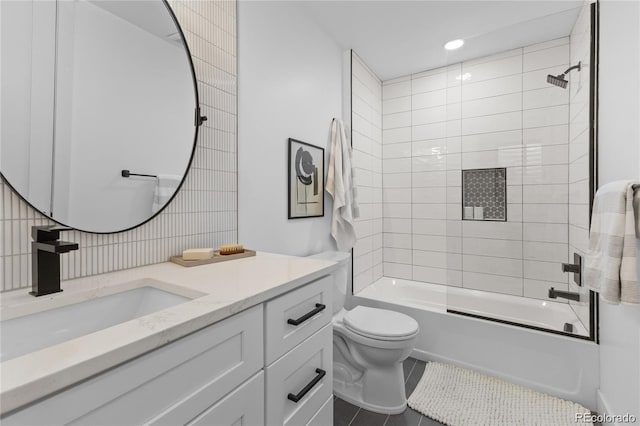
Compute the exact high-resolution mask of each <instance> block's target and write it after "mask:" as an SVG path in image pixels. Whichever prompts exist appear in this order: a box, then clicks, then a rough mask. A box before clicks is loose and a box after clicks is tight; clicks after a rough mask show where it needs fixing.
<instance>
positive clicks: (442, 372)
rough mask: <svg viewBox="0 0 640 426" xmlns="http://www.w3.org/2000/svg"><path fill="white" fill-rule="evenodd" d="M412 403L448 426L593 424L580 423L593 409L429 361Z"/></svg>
mask: <svg viewBox="0 0 640 426" xmlns="http://www.w3.org/2000/svg"><path fill="white" fill-rule="evenodd" d="M408 404H409V407H411V408H413V409H414V410H416V411H419V412H420V413H422V414H424V415H425V416H427V417H431V418H432V419H434V420H437V421H439V422H441V423H444V424H446V425H449V426H471V425H490V426H515V425H526V426H528V425H532V426H533V425H545V426H563V425H571V426H576V425H591V424H592V423H590V422H583V421H582V420H578V421H576V413H585V414H590V413H591V412H590V411H589V410H588V409H586V408H584V407H583V406H581V405H580V404H576V403H575V402H570V401H565V400H563V399H560V398H556V397H554V396H550V395H547V394H544V393H542V392H538V391H535V390H533V389H528V388H525V387H523V386H519V385H515V384H513V383H509V382H507V381H504V380H501V379H497V378H495V377H491V376H487V375H485V374H480V373H476V372H475V371H472V370H468V369H466V368H460V367H456V366H454V365H449V364H442V363H439V362H428V363H427V365H426V367H425V370H424V374H423V376H422V379H420V382H419V383H418V385H417V386H416V389H415V390H414V391H413V393H412V394H411V396H410V397H409V400H408Z"/></svg>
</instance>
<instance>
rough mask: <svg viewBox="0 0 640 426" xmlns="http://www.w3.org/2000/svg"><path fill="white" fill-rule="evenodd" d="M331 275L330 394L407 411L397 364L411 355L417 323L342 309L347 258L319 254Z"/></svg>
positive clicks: (391, 314)
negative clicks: (335, 266) (331, 265)
mask: <svg viewBox="0 0 640 426" xmlns="http://www.w3.org/2000/svg"><path fill="white" fill-rule="evenodd" d="M310 257H312V258H316V259H325V260H332V261H334V262H337V263H338V264H339V265H340V267H339V268H338V269H337V270H336V271H335V272H334V273H333V278H334V288H333V392H334V394H335V395H336V396H338V397H339V398H341V399H343V400H345V401H347V402H349V403H351V404H354V405H357V406H359V407H361V408H364V409H366V410H369V411H375V412H378V413H384V414H398V413H402V412H403V411H404V410H405V409H406V407H407V396H406V394H405V391H404V374H403V370H402V362H403V361H404V360H405V359H407V357H408V356H409V355H410V354H411V351H412V350H413V345H414V343H415V340H416V337H417V335H418V331H419V329H418V323H417V322H416V320H414V319H413V318H411V317H410V316H408V315H405V314H402V313H400V312H395V311H390V310H386V309H376V308H369V307H365V306H356V307H355V308H353V309H351V310H346V309H345V306H344V305H345V301H346V297H347V291H348V290H347V285H348V281H349V280H348V271H349V260H350V259H351V254H350V253H344V252H323V253H319V254H316V255H313V256H310Z"/></svg>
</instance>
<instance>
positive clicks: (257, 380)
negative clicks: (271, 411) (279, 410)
mask: <svg viewBox="0 0 640 426" xmlns="http://www.w3.org/2000/svg"><path fill="white" fill-rule="evenodd" d="M262 424H264V373H263V372H262V371H261V372H260V373H258V374H256V375H255V376H254V377H253V378H252V379H250V380H249V381H247V382H245V383H243V384H242V385H241V386H240V387H239V388H238V389H236V390H234V391H233V392H231V393H230V394H229V395H227V396H225V397H224V398H223V399H222V400H221V401H219V402H217V403H216V404H215V405H213V406H212V407H211V408H209V409H208V410H206V411H205V412H204V413H202V414H201V415H199V416H198V417H196V418H195V419H193V420H192V421H190V422H189V423H188V425H189V426H214V425H215V426H254V425H255V426H258V425H262ZM328 424H330V423H327V425H328Z"/></svg>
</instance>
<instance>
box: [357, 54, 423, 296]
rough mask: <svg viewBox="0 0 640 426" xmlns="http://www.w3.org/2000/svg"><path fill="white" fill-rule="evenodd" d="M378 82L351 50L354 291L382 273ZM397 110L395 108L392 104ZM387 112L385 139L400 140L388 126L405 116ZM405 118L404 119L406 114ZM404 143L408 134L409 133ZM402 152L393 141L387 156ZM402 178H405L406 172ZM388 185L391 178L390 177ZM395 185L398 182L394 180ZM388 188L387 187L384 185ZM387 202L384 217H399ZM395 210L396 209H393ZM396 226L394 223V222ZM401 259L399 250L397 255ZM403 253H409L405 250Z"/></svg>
mask: <svg viewBox="0 0 640 426" xmlns="http://www.w3.org/2000/svg"><path fill="white" fill-rule="evenodd" d="M403 84H407V83H406V82H398V83H397V85H396V86H397V87H398V88H397V90H402V88H401V87H402V85H403ZM382 103H383V97H382V82H381V81H380V79H379V78H378V77H376V75H375V74H374V73H373V72H372V71H371V70H370V69H369V68H368V67H367V66H366V65H365V64H364V62H362V60H361V59H360V58H359V57H358V55H356V54H355V53H353V52H352V61H351V128H352V132H351V134H352V138H353V139H352V146H353V160H354V164H355V183H356V185H357V189H358V202H359V204H360V218H358V219H356V234H357V236H358V241H357V243H356V245H355V247H354V248H353V257H354V259H353V277H354V281H353V288H354V292H358V291H360V290H362V289H364V288H365V287H367V286H368V285H370V284H372V283H373V282H374V281H376V280H378V279H379V278H381V277H382V257H383V256H382V255H383V253H382V245H383V241H382V240H383V237H382V226H383V225H382V215H383V208H382V198H383V194H382V192H383V185H382V158H383V155H384V153H383V149H382ZM394 108H401V106H397V105H396V106H394ZM398 112H400V114H393V115H390V116H388V117H387V118H386V120H387V123H388V125H389V129H390V130H389V132H390V133H388V137H389V138H391V139H398V141H399V142H402V141H403V139H406V138H407V136H406V135H403V134H395V133H393V128H395V127H396V126H400V125H402V124H403V123H405V122H406V121H407V119H408V118H407V117H409V115H408V114H409V113H407V114H406V115H405V116H403V115H402V112H401V111H398ZM409 119H410V117H409ZM408 140H409V141H410V140H411V139H410V135H409V139H408ZM403 150H410V147H408V146H407V144H402V143H399V144H398V146H397V149H395V150H392V151H389V152H387V155H391V156H392V157H394V158H395V156H400V153H401V152H402V151H403ZM389 167H393V168H394V170H397V171H399V172H401V171H402V170H403V169H404V170H406V169H407V167H408V165H407V164H403V163H402V162H400V161H397V162H394V163H392V164H389ZM406 179H409V180H410V177H409V176H408V177H407V178H406ZM391 183H392V181H391ZM399 184H401V182H399ZM389 188H390V187H389ZM387 195H388V196H389V197H390V199H397V200H398V201H402V200H403V199H406V197H407V196H410V194H406V193H403V192H402V191H388V194H387ZM392 206H393V205H392V204H389V206H388V209H389V215H390V216H394V215H396V214H397V215H401V214H402V212H401V211H397V210H398V209H394V208H392ZM396 211H397V213H396ZM396 226H399V225H396ZM389 244H390V245H392V246H393V245H400V246H401V245H402V242H401V241H399V240H398V241H389ZM397 256H398V259H399V260H401V259H402V253H401V252H398V253H397ZM409 257H411V254H410V253H409Z"/></svg>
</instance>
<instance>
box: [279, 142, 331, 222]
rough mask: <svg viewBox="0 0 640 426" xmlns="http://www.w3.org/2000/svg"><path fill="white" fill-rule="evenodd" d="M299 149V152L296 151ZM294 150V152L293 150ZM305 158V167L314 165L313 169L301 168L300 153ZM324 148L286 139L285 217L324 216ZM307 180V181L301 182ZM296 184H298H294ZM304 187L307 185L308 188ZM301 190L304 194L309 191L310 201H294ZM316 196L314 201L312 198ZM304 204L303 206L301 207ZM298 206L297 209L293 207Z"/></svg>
mask: <svg viewBox="0 0 640 426" xmlns="http://www.w3.org/2000/svg"><path fill="white" fill-rule="evenodd" d="M300 150H302V151H301V154H298V152H299V151H300ZM294 151H295V152H294ZM305 153H306V154H308V155H306V156H305V159H306V160H309V159H311V163H307V167H309V166H315V170H314V171H313V172H310V171H309V170H306V171H305V170H301V168H300V167H302V155H303V154H305ZM324 173H325V170H324V148H321V147H319V146H315V145H311V144H310V143H307V142H303V141H301V140H298V139H294V138H289V139H288V141H287V190H288V192H287V217H288V218H289V219H306V218H311V217H323V216H324ZM303 180H307V181H308V182H309V183H306V182H303ZM296 184H298V186H296ZM306 187H309V188H308V189H307V188H306ZM300 190H303V192H304V193H305V196H306V194H307V192H308V191H309V190H310V191H311V197H312V201H305V202H303V203H299V202H296V201H297V199H298V198H297V196H298V195H300ZM314 197H317V198H316V199H315V201H313V198H314ZM303 205H304V207H302V206H303ZM296 206H298V207H299V209H296V208H295V207H296Z"/></svg>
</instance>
